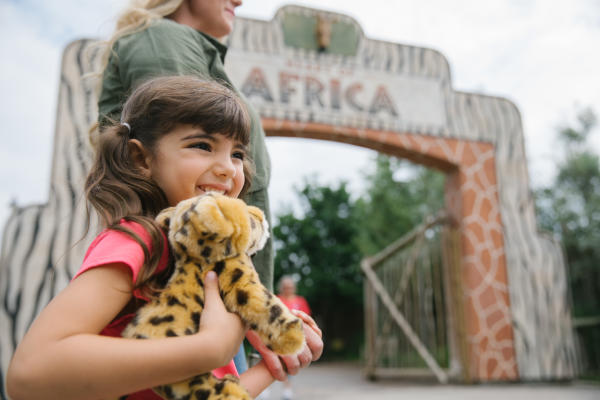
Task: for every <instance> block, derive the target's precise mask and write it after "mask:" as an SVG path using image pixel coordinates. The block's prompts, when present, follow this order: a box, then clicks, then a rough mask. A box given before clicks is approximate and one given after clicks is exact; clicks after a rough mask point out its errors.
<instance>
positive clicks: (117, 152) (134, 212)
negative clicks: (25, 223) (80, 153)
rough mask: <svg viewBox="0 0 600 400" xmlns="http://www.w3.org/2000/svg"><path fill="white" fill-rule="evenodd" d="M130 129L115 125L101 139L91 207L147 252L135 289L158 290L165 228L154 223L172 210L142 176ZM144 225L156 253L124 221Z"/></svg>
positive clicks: (90, 181)
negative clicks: (133, 154) (133, 155)
mask: <svg viewBox="0 0 600 400" xmlns="http://www.w3.org/2000/svg"><path fill="white" fill-rule="evenodd" d="M129 135H130V128H128V127H127V126H126V125H124V124H113V125H110V126H108V127H106V128H104V129H103V130H102V132H101V133H100V134H99V135H98V143H97V148H96V159H95V160H94V164H93V166H92V168H91V170H90V173H89V174H88V177H87V179H86V183H85V194H86V198H87V200H88V204H89V205H91V206H92V207H93V208H94V209H95V210H96V211H97V212H98V215H99V217H100V220H101V222H102V225H103V226H104V227H106V228H108V229H112V230H116V231H119V232H123V233H125V234H127V235H129V236H131V238H133V239H134V240H135V241H136V242H138V243H139V244H140V246H141V247H142V249H143V251H144V256H145V257H144V260H145V261H144V267H143V268H142V270H141V271H140V274H139V276H138V279H137V282H136V285H135V287H136V288H147V287H148V288H149V289H151V290H152V289H155V286H157V285H154V284H153V283H152V278H151V277H152V276H153V275H154V272H155V271H156V268H157V267H158V264H159V262H160V259H161V257H162V254H163V249H164V246H165V237H164V234H163V232H162V229H161V227H160V226H159V225H158V224H157V223H156V222H155V221H154V218H155V217H156V215H158V213H159V212H160V211H161V210H162V209H164V208H166V207H167V206H168V202H167V198H166V196H165V194H164V192H163V191H162V189H160V187H158V185H156V183H154V181H153V180H151V179H149V178H147V177H146V176H145V175H144V174H142V173H141V171H140V170H139V168H137V167H136V165H135V164H134V162H133V160H132V159H131V156H130V153H129V147H128V141H129ZM123 220H125V221H131V222H136V223H138V224H140V225H141V226H142V227H143V228H144V229H145V230H146V231H147V232H148V233H149V235H150V243H151V247H152V251H150V250H149V249H148V246H146V244H145V243H144V241H143V240H142V239H141V238H140V237H139V236H138V235H137V234H136V233H135V232H133V231H131V230H130V229H128V228H126V227H124V226H123V225H121V221H123Z"/></svg>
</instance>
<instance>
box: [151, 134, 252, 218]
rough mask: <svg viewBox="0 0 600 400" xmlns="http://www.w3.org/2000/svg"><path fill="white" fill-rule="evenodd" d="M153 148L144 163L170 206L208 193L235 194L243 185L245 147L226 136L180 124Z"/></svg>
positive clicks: (236, 194)
mask: <svg viewBox="0 0 600 400" xmlns="http://www.w3.org/2000/svg"><path fill="white" fill-rule="evenodd" d="M155 149H156V150H155V151H154V155H153V156H148V158H147V161H146V163H147V165H148V166H149V173H150V176H151V177H152V179H153V180H154V181H155V182H156V183H157V184H158V186H160V188H161V189H162V190H163V191H164V192H165V195H166V196H167V199H168V201H169V205H171V206H174V205H176V204H177V203H179V202H180V201H182V200H185V199H188V198H190V197H194V196H197V195H200V194H204V193H207V192H218V193H221V194H225V195H227V196H230V197H238V195H239V194H240V192H241V190H242V188H243V186H244V180H245V179H244V170H243V168H244V165H243V161H244V158H245V157H246V149H245V146H244V145H243V144H241V143H240V142H237V141H235V140H234V139H230V138H228V137H226V136H225V135H222V134H218V133H215V134H207V133H205V132H204V131H203V130H202V129H200V128H198V127H195V126H192V125H179V126H177V127H176V128H175V129H173V130H172V131H171V132H169V133H168V134H166V135H164V136H163V137H162V138H161V139H159V140H158V142H157V143H156V147H155Z"/></svg>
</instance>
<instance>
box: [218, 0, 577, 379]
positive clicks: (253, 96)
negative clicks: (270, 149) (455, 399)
mask: <svg viewBox="0 0 600 400" xmlns="http://www.w3.org/2000/svg"><path fill="white" fill-rule="evenodd" d="M228 44H229V49H230V50H229V53H228V62H227V69H228V74H229V75H230V77H231V78H232V80H233V81H234V82H235V83H236V84H237V85H238V87H240V88H241V90H242V92H243V93H244V94H245V95H246V96H247V97H248V99H249V100H250V101H251V102H252V103H253V104H254V105H255V107H256V108H257V109H258V111H259V113H260V114H261V117H262V120H263V126H264V128H265V131H266V132H267V135H272V136H289V137H305V138H314V139H325V140H333V141H339V142H344V143H349V144H355V145H358V146H363V147H368V148H372V149H374V150H378V151H381V152H383V153H387V154H391V155H395V156H398V157H402V158H406V159H409V160H412V161H414V162H416V163H419V164H423V165H426V166H429V167H434V168H437V169H439V170H442V171H444V172H446V175H447V179H446V195H445V196H446V208H447V209H448V211H449V212H450V215H451V216H452V217H453V219H454V220H455V221H458V225H459V230H460V232H461V233H460V236H461V243H462V249H461V252H462V254H461V274H460V275H461V280H462V288H463V298H462V308H463V309H462V310H461V313H462V315H463V316H464V321H463V323H464V325H465V328H466V332H465V333H466V338H463V339H464V340H466V343H467V365H465V366H464V367H465V368H466V373H467V376H468V377H469V379H470V380H474V381H495V380H516V379H534V380H539V379H565V378H567V379H568V378H570V377H573V376H574V373H575V360H576V357H575V348H574V342H573V331H572V327H571V319H570V310H569V306H568V300H567V287H566V276H565V265H564V258H563V255H562V251H561V247H560V245H559V244H558V243H556V242H555V241H553V240H552V239H551V238H548V237H545V236H543V235H541V234H540V233H539V232H538V231H537V228H536V221H535V213H534V205H533V199H532V197H531V195H530V192H529V179H528V172H527V162H526V157H525V148H524V138H523V131H522V123H521V118H520V114H519V111H518V109H517V108H516V107H515V106H514V104H512V103H511V102H510V101H508V100H506V99H502V98H498V97H492V96H485V95H480V94H474V93H464V92H457V91H455V90H453V89H452V85H451V77H450V71H449V66H448V62H447V60H446V59H445V58H444V56H443V55H442V54H440V53H439V52H437V51H434V50H431V49H426V48H418V47H412V46H405V45H401V44H397V43H390V42H383V41H377V40H372V39H369V38H366V37H365V36H364V34H363V32H362V29H361V27H360V26H359V24H358V23H357V22H356V21H355V20H354V19H352V18H350V17H348V16H345V15H340V14H335V13H330V12H325V11H321V10H315V9H309V8H304V7H297V6H287V7H283V8H281V9H280V10H279V11H278V12H277V13H276V15H275V17H274V18H273V20H272V21H268V22H267V21H257V20H249V19H244V20H243V21H242V22H239V21H238V23H237V24H236V27H235V29H234V32H233V33H232V35H231V36H230V38H229V43H228Z"/></svg>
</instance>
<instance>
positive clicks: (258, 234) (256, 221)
mask: <svg viewBox="0 0 600 400" xmlns="http://www.w3.org/2000/svg"><path fill="white" fill-rule="evenodd" d="M247 210H248V216H249V217H250V227H251V229H250V245H249V246H248V250H246V254H249V255H252V254H254V253H256V252H257V251H259V250H260V249H262V248H263V247H265V244H266V243H267V239H269V222H268V221H267V219H266V218H265V214H264V213H263V212H262V210H261V209H260V208H257V207H254V206H248V208H247Z"/></svg>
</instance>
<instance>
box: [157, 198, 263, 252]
mask: <svg viewBox="0 0 600 400" xmlns="http://www.w3.org/2000/svg"><path fill="white" fill-rule="evenodd" d="M156 220H157V221H158V223H159V224H160V225H161V226H162V227H163V229H165V230H166V231H168V232H169V242H170V243H171V245H172V246H173V249H174V252H175V256H176V257H177V256H178V255H180V254H185V255H186V256H187V257H190V258H192V259H194V258H196V259H200V260H202V261H205V262H209V263H214V262H217V261H221V260H224V259H227V258H232V257H236V256H238V255H240V254H243V253H246V254H248V255H252V254H254V253H256V252H257V251H259V250H260V249H262V248H263V246H264V245H265V243H266V241H267V239H268V237H269V229H268V224H267V220H266V218H265V216H264V214H263V212H262V211H261V210H260V209H259V208H257V207H254V206H248V205H246V203H244V202H243V201H242V200H239V199H234V198H231V197H227V196H224V195H221V194H216V193H208V194H204V195H201V196H197V197H192V198H190V199H187V200H184V201H182V202H180V203H179V204H177V206H175V207H170V208H167V209H165V210H163V211H162V212H161V213H160V214H159V215H158V217H157V218H156Z"/></svg>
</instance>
